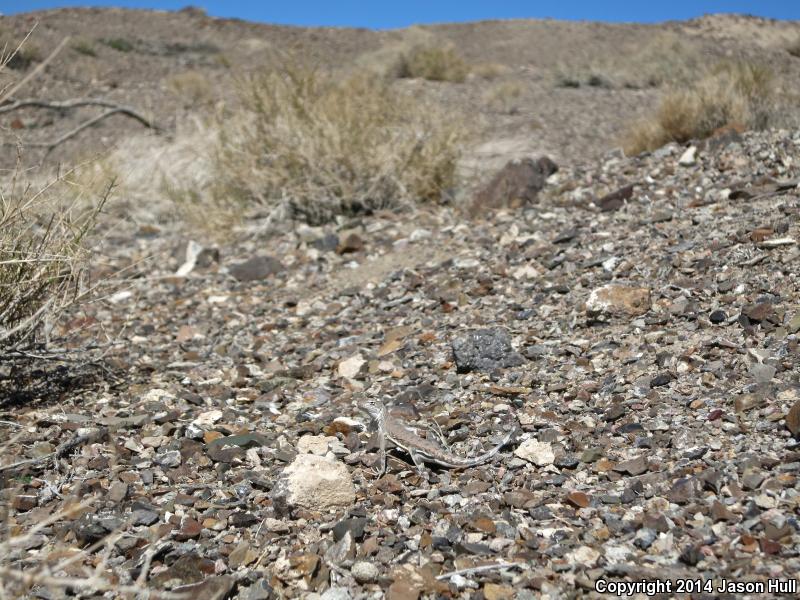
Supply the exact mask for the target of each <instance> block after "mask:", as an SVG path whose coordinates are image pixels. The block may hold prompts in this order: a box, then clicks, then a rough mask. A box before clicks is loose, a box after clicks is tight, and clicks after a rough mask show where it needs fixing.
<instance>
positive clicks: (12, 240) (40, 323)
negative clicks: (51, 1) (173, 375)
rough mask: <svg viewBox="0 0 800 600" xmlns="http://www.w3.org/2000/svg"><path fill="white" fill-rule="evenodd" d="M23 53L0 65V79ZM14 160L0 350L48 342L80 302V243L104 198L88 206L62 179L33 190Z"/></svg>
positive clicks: (4, 216) (1, 190)
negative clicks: (69, 310)
mask: <svg viewBox="0 0 800 600" xmlns="http://www.w3.org/2000/svg"><path fill="white" fill-rule="evenodd" d="M21 50H22V48H21V47H17V48H15V49H14V50H13V51H12V52H10V53H7V54H5V55H4V56H2V57H0V74H1V73H2V71H3V69H4V68H6V67H7V66H8V65H10V64H11V62H12V61H13V59H14V56H17V55H19V53H20V51H21ZM10 87H11V86H10V84H9V83H6V85H5V87H4V88H3V89H0V103H2V102H3V101H4V100H5V99H6V97H7V94H8V90H9V88H10ZM8 147H9V146H8V145H6V148H8ZM17 152H18V163H17V164H18V166H17V168H15V169H14V170H13V171H12V172H10V173H0V349H2V350H16V349H20V348H23V347H27V346H30V345H32V344H34V343H36V342H37V341H38V340H40V339H41V337H42V336H43V335H44V336H47V333H48V330H49V328H50V327H51V326H52V325H53V324H54V322H55V320H56V319H57V318H58V317H59V316H60V315H61V313H62V312H63V311H64V310H66V309H67V308H68V307H69V306H71V305H72V304H74V303H75V302H76V301H78V300H79V299H81V298H83V297H85V295H86V289H85V287H84V283H85V278H84V275H85V273H86V265H87V258H88V250H87V247H86V244H85V241H86V238H87V236H88V235H89V234H90V233H91V232H92V230H93V229H94V227H95V225H96V223H97V217H98V215H99V212H100V210H101V209H102V206H103V204H104V202H105V198H106V197H107V195H104V196H103V198H102V199H101V201H100V202H99V203H96V204H95V205H93V206H92V204H91V203H90V202H87V201H86V200H85V199H84V198H83V197H82V194H81V190H80V189H79V188H76V187H75V186H70V185H68V183H67V179H66V177H64V176H62V175H57V176H56V177H55V178H53V179H52V180H51V181H49V182H48V183H46V184H43V185H41V186H35V185H34V184H32V183H30V182H28V181H27V176H28V173H27V172H25V171H23V169H21V168H20V167H19V164H20V161H19V157H20V156H21V150H19V149H18V150H17ZM109 190H110V188H109Z"/></svg>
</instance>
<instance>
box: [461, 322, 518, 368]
mask: <svg viewBox="0 0 800 600" xmlns="http://www.w3.org/2000/svg"><path fill="white" fill-rule="evenodd" d="M452 348H453V355H454V357H455V362H456V370H457V371H458V372H459V373H468V372H470V371H481V372H485V373H488V372H491V371H494V370H495V369H501V368H507V367H517V366H519V365H521V364H523V363H524V362H525V359H524V358H523V357H522V355H521V354H519V353H518V352H516V351H515V350H514V348H513V347H512V346H511V338H510V337H509V335H508V332H507V331H506V330H505V329H502V328H500V327H494V328H491V329H477V330H475V331H471V332H469V333H468V334H466V335H464V336H462V337H459V338H456V339H454V340H453V342H452Z"/></svg>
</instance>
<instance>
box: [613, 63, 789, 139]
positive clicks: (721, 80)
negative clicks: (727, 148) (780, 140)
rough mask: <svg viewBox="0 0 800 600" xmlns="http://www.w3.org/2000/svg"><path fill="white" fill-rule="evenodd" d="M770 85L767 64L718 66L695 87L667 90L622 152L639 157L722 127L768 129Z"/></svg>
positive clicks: (772, 101) (773, 93)
mask: <svg viewBox="0 0 800 600" xmlns="http://www.w3.org/2000/svg"><path fill="white" fill-rule="evenodd" d="M774 81H775V80H774V76H773V73H772V70H771V69H769V67H767V66H764V65H761V64H757V63H751V62H743V61H740V62H724V63H720V64H718V65H716V66H715V67H714V68H712V69H710V70H709V71H708V73H707V74H706V75H705V76H704V77H702V78H701V79H700V80H698V81H697V82H696V83H695V84H694V85H691V86H689V87H685V88H673V89H672V90H670V91H668V92H667V93H666V95H665V96H664V97H663V98H662V100H661V103H660V105H659V107H658V109H657V111H656V112H655V114H654V115H652V116H651V117H649V118H647V119H645V120H643V121H640V122H639V123H636V124H635V125H634V126H633V127H632V128H631V129H630V131H629V132H628V134H627V136H626V140H625V142H624V147H625V151H626V152H627V153H628V154H638V153H639V152H643V151H645V150H652V149H655V148H658V147H660V146H663V145H664V144H666V143H669V142H679V143H684V142H687V141H689V140H691V139H700V138H704V137H708V136H709V135H711V134H712V133H713V132H714V131H715V130H716V129H719V128H720V127H723V126H725V125H732V124H737V125H739V126H743V127H745V128H748V129H764V128H766V127H769V126H770V125H771V124H772V123H773V122H774V121H775V119H776V118H777V110H776V100H777V89H776V87H775V85H774Z"/></svg>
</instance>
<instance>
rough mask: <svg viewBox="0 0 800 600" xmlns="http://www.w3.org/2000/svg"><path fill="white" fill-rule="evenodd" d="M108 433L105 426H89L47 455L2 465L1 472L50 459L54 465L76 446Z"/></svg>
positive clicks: (95, 439) (93, 440)
mask: <svg viewBox="0 0 800 600" xmlns="http://www.w3.org/2000/svg"><path fill="white" fill-rule="evenodd" d="M107 433H108V430H107V429H106V428H105V427H92V428H89V429H88V430H87V431H84V432H80V433H76V434H75V436H74V437H73V438H72V439H71V440H69V441H67V442H64V443H63V444H61V445H60V446H59V447H58V448H56V450H55V451H54V452H51V453H50V454H46V455H45V456H40V457H38V458H28V459H26V460H20V461H18V462H15V463H12V464H10V465H3V466H0V473H2V472H3V471H10V470H12V469H18V468H19V467H24V466H27V465H34V464H38V463H43V462H47V461H48V460H50V459H52V460H53V463H54V467H55V464H56V461H57V460H58V459H59V458H61V457H62V456H66V454H67V453H69V452H70V451H71V450H73V449H74V448H76V447H78V446H80V445H82V444H85V443H86V442H96V441H98V440H99V439H101V438H103V437H104V436H105V435H106V434H107Z"/></svg>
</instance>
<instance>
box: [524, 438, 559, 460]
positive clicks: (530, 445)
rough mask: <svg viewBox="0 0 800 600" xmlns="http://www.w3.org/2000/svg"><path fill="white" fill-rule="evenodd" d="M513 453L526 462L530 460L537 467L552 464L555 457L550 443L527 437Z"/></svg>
mask: <svg viewBox="0 0 800 600" xmlns="http://www.w3.org/2000/svg"><path fill="white" fill-rule="evenodd" d="M514 455H515V456H518V457H519V458H521V459H523V460H527V461H528V462H532V463H533V464H535V465H536V466H537V467H544V466H547V465H552V464H553V463H554V462H555V459H556V456H555V453H554V452H553V447H552V446H551V445H550V444H548V443H546V442H539V441H537V440H534V439H527V440H525V441H524V442H522V443H521V444H520V445H519V446H518V447H517V448H516V450H514Z"/></svg>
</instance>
